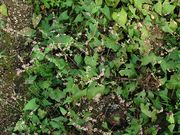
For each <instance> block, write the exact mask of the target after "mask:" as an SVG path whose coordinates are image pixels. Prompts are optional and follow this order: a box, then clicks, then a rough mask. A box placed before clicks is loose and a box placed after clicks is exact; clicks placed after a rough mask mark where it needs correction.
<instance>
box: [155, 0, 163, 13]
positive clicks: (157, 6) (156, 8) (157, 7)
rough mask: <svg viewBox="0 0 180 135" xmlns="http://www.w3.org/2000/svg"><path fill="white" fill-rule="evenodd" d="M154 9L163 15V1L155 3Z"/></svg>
mask: <svg viewBox="0 0 180 135" xmlns="http://www.w3.org/2000/svg"><path fill="white" fill-rule="evenodd" d="M154 10H155V11H156V12H157V13H158V14H160V15H162V3H161V1H158V3H156V4H155V5H154Z"/></svg>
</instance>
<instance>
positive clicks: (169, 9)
mask: <svg viewBox="0 0 180 135" xmlns="http://www.w3.org/2000/svg"><path fill="white" fill-rule="evenodd" d="M175 7H176V6H174V5H171V4H170V3H169V0H165V1H164V3H163V9H162V13H163V14H164V15H168V14H171V13H173V12H174V9H175Z"/></svg>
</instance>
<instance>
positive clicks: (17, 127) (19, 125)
mask: <svg viewBox="0 0 180 135" xmlns="http://www.w3.org/2000/svg"><path fill="white" fill-rule="evenodd" d="M27 128H28V127H27V125H26V124H25V121H24V120H19V121H18V122H17V123H16V125H15V127H14V131H15V132H16V131H19V132H23V131H25V130H27Z"/></svg>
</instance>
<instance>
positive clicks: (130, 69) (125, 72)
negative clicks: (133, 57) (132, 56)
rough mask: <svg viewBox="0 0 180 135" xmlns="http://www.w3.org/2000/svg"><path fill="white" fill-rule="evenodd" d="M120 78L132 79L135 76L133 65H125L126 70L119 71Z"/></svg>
mask: <svg viewBox="0 0 180 135" xmlns="http://www.w3.org/2000/svg"><path fill="white" fill-rule="evenodd" d="M119 73H120V75H121V76H128V78H132V77H135V76H137V73H136V70H135V66H134V64H132V63H131V64H126V68H125V69H124V70H120V71H119Z"/></svg>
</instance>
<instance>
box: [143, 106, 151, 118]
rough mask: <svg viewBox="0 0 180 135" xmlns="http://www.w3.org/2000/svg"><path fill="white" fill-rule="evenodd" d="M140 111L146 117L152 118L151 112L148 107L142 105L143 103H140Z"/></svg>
mask: <svg viewBox="0 0 180 135" xmlns="http://www.w3.org/2000/svg"><path fill="white" fill-rule="evenodd" d="M140 108H141V111H142V112H143V113H144V114H145V115H146V116H148V117H150V118H151V117H152V112H151V111H150V109H149V105H144V104H143V103H141V105H140Z"/></svg>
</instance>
